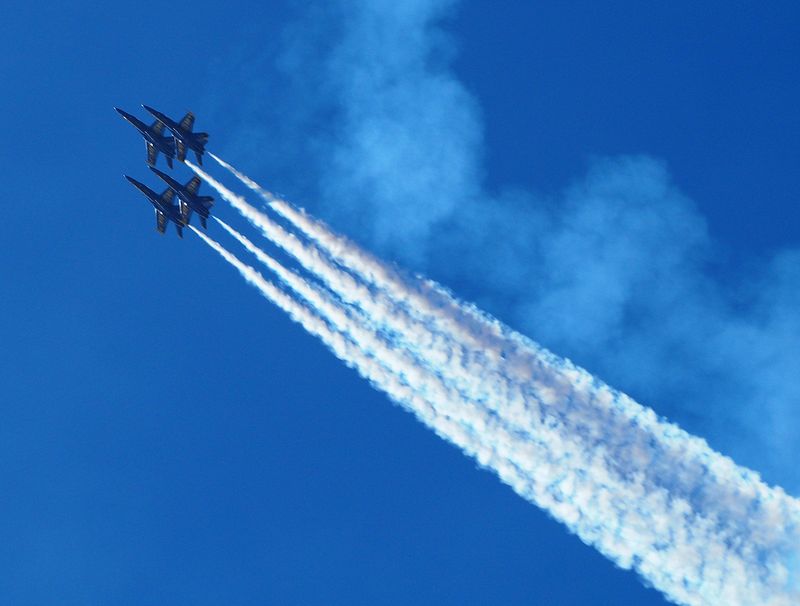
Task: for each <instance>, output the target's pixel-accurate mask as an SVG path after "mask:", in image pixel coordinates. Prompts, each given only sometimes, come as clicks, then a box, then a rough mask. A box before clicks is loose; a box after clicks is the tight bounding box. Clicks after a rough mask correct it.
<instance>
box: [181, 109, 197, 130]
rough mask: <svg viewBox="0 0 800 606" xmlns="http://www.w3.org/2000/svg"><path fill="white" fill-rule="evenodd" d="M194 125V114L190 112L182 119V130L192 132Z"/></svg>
mask: <svg viewBox="0 0 800 606" xmlns="http://www.w3.org/2000/svg"><path fill="white" fill-rule="evenodd" d="M193 126H194V114H193V113H192V112H188V113H187V114H186V115H185V116H184V117H183V119H182V120H181V124H180V127H181V130H183V131H186V132H187V133H190V132H192V127H193Z"/></svg>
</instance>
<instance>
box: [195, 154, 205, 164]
mask: <svg viewBox="0 0 800 606" xmlns="http://www.w3.org/2000/svg"><path fill="white" fill-rule="evenodd" d="M194 155H195V156H196V157H197V163H198V164H199V165H200V166H203V154H202V153H201V152H199V151H196V152H194Z"/></svg>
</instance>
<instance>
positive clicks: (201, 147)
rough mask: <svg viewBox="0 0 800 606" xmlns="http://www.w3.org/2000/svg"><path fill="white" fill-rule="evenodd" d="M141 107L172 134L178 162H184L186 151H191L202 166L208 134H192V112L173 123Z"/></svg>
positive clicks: (145, 107) (149, 108)
mask: <svg viewBox="0 0 800 606" xmlns="http://www.w3.org/2000/svg"><path fill="white" fill-rule="evenodd" d="M142 107H143V108H144V109H145V110H146V111H147V112H148V113H150V114H151V115H152V116H153V117H154V118H155V119H156V120H158V121H159V122H161V123H162V124H163V125H164V126H166V127H167V128H168V129H169V131H170V132H171V133H172V137H173V138H174V139H175V150H176V154H177V156H178V160H179V161H180V162H183V161H184V160H186V152H187V150H192V151H193V152H194V155H195V157H196V158H197V163H198V164H200V165H202V164H203V153H204V152H205V151H206V143H207V142H208V133H195V132H192V127H193V126H194V114H193V113H192V112H188V113H187V114H186V115H185V116H184V117H183V118H181V121H180V122H175V121H174V120H173V119H172V118H168V117H167V116H165V115H164V114H162V113H161V112H160V111H156V110H154V109H153V108H152V107H148V106H147V105H142Z"/></svg>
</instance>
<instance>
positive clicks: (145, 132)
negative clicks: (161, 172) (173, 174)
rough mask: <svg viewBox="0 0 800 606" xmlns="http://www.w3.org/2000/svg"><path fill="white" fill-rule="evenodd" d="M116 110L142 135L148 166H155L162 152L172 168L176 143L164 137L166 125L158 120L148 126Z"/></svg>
mask: <svg viewBox="0 0 800 606" xmlns="http://www.w3.org/2000/svg"><path fill="white" fill-rule="evenodd" d="M114 109H115V110H117V113H119V115H120V116H122V117H123V118H125V120H127V121H128V122H130V123H131V124H133V126H134V127H135V128H136V130H138V131H139V132H140V133H142V136H143V137H144V144H145V147H146V148H147V164H148V165H149V166H155V165H156V159H157V158H158V152H161V153H162V154H164V157H165V158H166V159H167V165H168V166H169V167H170V168H172V159H173V158H174V157H175V143H174V142H173V140H172V137H165V136H164V135H163V133H164V124H163V123H162V122H159V121H158V120H156V121H155V122H153V123H152V124H151V125H150V126H147V124H145V123H144V122H142V121H141V120H139V118H137V117H136V116H133V115H131V114H129V113H128V112H126V111H124V110H121V109H120V108H118V107H115V108H114Z"/></svg>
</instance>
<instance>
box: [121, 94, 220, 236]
mask: <svg viewBox="0 0 800 606" xmlns="http://www.w3.org/2000/svg"><path fill="white" fill-rule="evenodd" d="M142 107H144V109H145V110H147V111H148V112H149V113H150V114H152V115H153V116H154V117H155V122H153V124H151V125H149V126H148V125H147V124H145V123H144V122H142V121H141V120H139V119H138V118H137V117H136V116H133V115H131V114H129V113H128V112H126V111H124V110H121V109H119V108H118V107H115V108H114V109H115V110H116V111H117V113H119V115H121V116H122V117H123V118H124V119H125V120H126V121H127V122H128V123H130V124H132V125H133V126H134V127H135V128H136V130H138V131H139V133H141V135H142V137H144V142H145V147H146V148H147V165H148V166H149V167H150V170H152V171H153V172H154V173H155V174H156V176H158V177H159V178H160V179H161V180H162V181H164V182H165V183H166V184H167V189H165V190H164V191H163V192H162V193H161V194H158V193H156V192H155V191H153V190H152V189H150V188H149V187H147V186H146V185H145V184H144V183H140V182H139V181H137V180H136V179H134V178H133V177H129V176H128V175H124V176H125V178H126V179H127V180H128V181H129V182H130V183H131V184H133V186H134V187H136V188H137V189H138V190H139V191H140V192H142V193H143V194H144V195H145V197H146V198H147V199H148V200H150V203H151V204H152V205H153V207H154V208H155V211H156V229H157V230H158V232H159V233H162V234H163V233H164V232H165V231H166V229H167V223H168V222H170V221H171V222H172V223H174V224H175V229H176V230H177V232H178V237H180V238H182V237H183V228H184V227H186V226H187V225H189V221H190V219H191V217H192V213H195V214H196V215H197V216H198V217H200V225H201V226H202V227H203V229H207V227H208V223H207V221H208V217H209V213H210V210H211V207H212V206H213V205H214V198H212V197H211V196H201V195H199V193H198V192H199V190H200V177H197V176H193V177H192V178H191V179H189V181H187V182H186V183H185V184H181V183H180V182H179V181H177V180H176V179H173V178H172V177H170V176H169V175H167V174H166V173H163V172H161V171H160V170H158V169H157V168H156V167H155V165H156V160H157V159H158V154H159V153H161V154H164V158H165V159H166V161H167V166H169V167H170V168H172V167H173V163H172V161H173V160H174V159H175V158H177V159H178V161H179V162H184V161H185V160H186V152H187V150H191V151H193V152H194V154H195V156H196V157H197V162H198V163H199V164H202V163H203V153H204V152H205V145H206V143H207V142H208V133H195V132H192V127H193V126H194V114H193V113H192V112H188V113H187V114H186V115H185V116H184V117H183V119H181V121H180V122H175V121H174V120H172V119H170V118H169V117H167V116H165V115H164V114H162V113H161V112H159V111H156V110H154V109H153V108H152V107H148V106H146V105H143V106H142ZM165 128H166V129H167V130H169V132H170V133H171V135H172V136H165V135H164V129H165ZM176 196H177V197H178V203H177V204H176V203H175V197H176Z"/></svg>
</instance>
